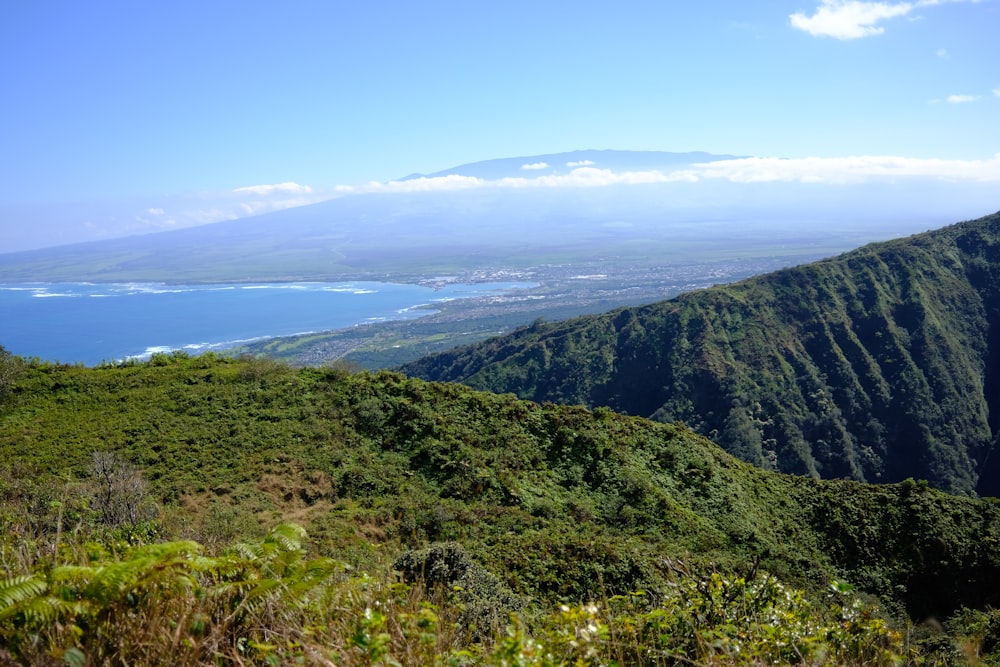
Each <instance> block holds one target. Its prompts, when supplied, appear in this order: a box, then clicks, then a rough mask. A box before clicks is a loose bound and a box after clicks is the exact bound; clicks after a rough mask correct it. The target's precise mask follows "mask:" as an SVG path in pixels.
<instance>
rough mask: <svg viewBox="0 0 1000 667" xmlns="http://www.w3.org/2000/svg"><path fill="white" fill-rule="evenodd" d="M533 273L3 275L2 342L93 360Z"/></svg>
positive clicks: (280, 327) (416, 306)
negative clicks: (111, 280) (448, 276)
mask: <svg viewBox="0 0 1000 667" xmlns="http://www.w3.org/2000/svg"><path fill="white" fill-rule="evenodd" d="M533 286H534V284H532V283H520V282H497V283H475V284H461V283H445V284H444V285H443V286H440V287H436V288H432V287H426V286H422V285H410V284H398V283H379V282H366V281H359V282H341V283H313V282H299V283H247V284H218V285H167V284H159V283H116V284H93V283H31V284H2V285H0V345H2V346H3V347H5V348H6V349H7V350H8V351H9V352H11V353H13V354H17V355H20V356H23V357H38V358H40V359H43V360H48V361H59V362H63V363H83V364H86V365H95V364H99V363H102V362H106V361H117V360H123V359H128V358H144V357H148V356H149V355H150V354H152V353H154V352H160V351H169V350H185V351H188V352H191V353H193V354H194V353H199V352H204V351H208V350H223V349H226V348H228V347H233V346H235V345H239V344H240V343H244V342H248V341H253V340H260V339H264V338H271V337H275V336H290V335H295V334H303V333H311V332H318V331H330V330H333V329H343V328H346V327H351V326H355V325H360V324H365V323H369V322H379V321H387V320H401V319H412V318H416V317H420V316H422V315H426V314H429V313H432V312H434V309H433V305H434V304H435V303H441V302H444V301H450V300H452V299H462V298H469V297H479V296H488V295H497V294H503V293H507V292H510V291H512V290H517V289H523V288H528V287H533Z"/></svg>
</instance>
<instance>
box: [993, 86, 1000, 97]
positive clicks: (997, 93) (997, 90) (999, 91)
mask: <svg viewBox="0 0 1000 667" xmlns="http://www.w3.org/2000/svg"><path fill="white" fill-rule="evenodd" d="M993 95H994V96H996V97H1000V88H994V89H993Z"/></svg>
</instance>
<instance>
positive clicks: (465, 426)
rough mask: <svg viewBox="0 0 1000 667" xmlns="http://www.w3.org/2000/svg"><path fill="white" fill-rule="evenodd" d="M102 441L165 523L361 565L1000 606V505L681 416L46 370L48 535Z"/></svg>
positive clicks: (24, 459)
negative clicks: (777, 450) (828, 467)
mask: <svg viewBox="0 0 1000 667" xmlns="http://www.w3.org/2000/svg"><path fill="white" fill-rule="evenodd" d="M95 451H97V452H112V453H114V454H115V455H116V456H118V457H120V458H121V459H123V460H126V461H129V462H132V463H133V464H134V465H135V466H136V467H137V468H138V469H140V470H141V471H142V473H143V474H144V476H145V478H146V479H147V480H148V484H149V491H150V494H151V498H152V499H153V500H155V501H156V503H157V504H158V505H159V506H160V507H161V508H162V516H161V518H160V519H159V522H160V528H159V530H162V531H165V532H164V534H169V535H170V536H173V537H188V538H195V539H198V540H200V541H202V542H207V543H211V542H213V541H217V542H221V541H224V540H227V539H232V538H234V537H246V536H247V535H248V534H249V535H250V536H252V535H253V534H258V535H262V534H263V530H264V528H265V527H266V526H269V525H273V524H276V523H279V522H281V521H289V520H293V521H296V522H298V523H301V524H303V525H305V526H306V527H307V528H308V529H309V532H310V534H311V535H312V536H313V541H314V543H315V544H316V546H317V547H318V548H319V549H321V550H322V551H324V552H327V553H334V552H335V553H337V554H339V555H340V556H341V557H346V558H348V559H349V560H351V561H353V562H355V563H356V564H359V565H364V564H372V563H377V562H380V559H383V558H390V557H391V558H394V557H395V556H396V555H398V553H400V552H402V551H405V550H406V549H411V548H418V547H423V546H426V545H427V544H430V543H432V542H436V541H441V540H459V541H461V542H462V544H463V545H465V546H466V548H468V549H469V550H470V552H471V553H473V554H474V555H475V557H476V558H477V559H479V560H481V562H483V563H484V564H485V565H486V566H487V567H488V568H489V569H490V570H491V571H493V572H495V573H496V574H498V575H500V576H502V577H504V578H505V579H506V581H507V582H508V583H509V584H510V585H511V586H512V587H513V588H514V589H515V590H516V591H517V592H518V593H522V594H525V595H529V596H531V597H532V598H539V599H547V600H553V601H554V600H561V599H567V600H585V599H587V598H589V597H593V596H603V595H608V594H612V595H613V594H618V593H627V592H629V591H630V590H634V589H635V588H636V587H645V586H653V587H655V586H656V585H658V584H660V583H662V580H663V579H662V577H663V574H664V569H663V568H664V567H665V565H664V564H663V563H664V559H665V558H666V557H678V558H683V559H685V560H692V562H698V563H703V564H707V563H715V564H716V565H719V566H725V567H726V568H737V567H742V566H745V565H746V564H747V563H752V562H756V563H758V564H759V565H760V566H761V567H763V568H765V569H767V570H768V571H770V572H772V573H774V574H777V575H779V576H780V577H781V578H782V579H784V580H786V581H789V582H792V583H795V584H798V585H801V586H805V587H807V588H817V587H819V588H822V587H824V586H825V585H826V583H827V582H828V580H829V579H830V578H832V577H836V576H841V577H846V578H848V579H849V580H852V581H854V582H855V583H857V584H859V585H861V586H863V587H864V588H865V589H867V590H870V591H872V592H875V593H877V594H880V595H883V596H888V597H889V598H897V597H898V600H899V601H901V602H903V603H905V604H906V606H907V607H908V608H909V609H910V610H911V611H912V612H913V613H915V614H923V613H946V612H948V611H950V610H951V609H953V608H954V607H956V606H957V605H959V604H976V605H979V604H985V603H990V604H996V603H1000V587H998V586H994V585H986V584H987V583H992V582H994V580H995V578H996V577H997V575H998V573H1000V570H997V566H998V565H1000V553H998V552H997V550H996V548H995V540H994V536H997V537H1000V506H997V505H995V504H993V503H991V502H983V501H974V500H970V499H963V498H958V497H950V496H947V495H943V494H941V493H938V492H934V491H931V490H929V489H927V488H926V487H925V486H922V485H920V484H916V483H910V482H908V483H906V484H902V485H898V486H866V485H863V484H857V483H850V482H819V481H815V480H811V479H808V478H802V477H796V476H787V475H778V474H775V473H770V472H766V471H764V470H761V469H758V468H755V467H752V466H750V465H747V464H745V463H742V462H739V461H737V460H736V459H734V458H732V457H730V456H729V455H727V454H725V453H724V452H723V451H722V450H721V449H719V448H718V447H717V446H715V445H713V444H712V443H710V442H708V441H707V440H706V439H704V438H703V437H701V436H698V435H696V434H694V433H693V432H692V431H690V430H688V429H686V428H683V427H681V426H675V425H667V424H658V423H654V422H650V421H647V420H643V419H638V418H632V417H625V416H621V415H618V414H615V413H613V412H611V411H609V410H603V409H602V410H597V411H596V412H593V413H592V412H590V411H587V410H585V409H582V408H574V407H566V406H557V405H554V404H547V405H544V406H540V405H536V404H534V403H528V402H524V401H521V400H518V399H516V398H514V397H513V396H510V395H506V396H501V395H492V394H486V393H481V392H476V391H472V390H469V389H467V388H464V387H461V386H458V385H444V384H428V383H425V382H423V381H420V380H415V379H407V378H405V377H404V376H401V375H398V374H393V373H387V372H382V373H378V374H375V375H370V374H365V373H362V374H348V373H345V372H343V371H338V370H331V369H304V370H292V369H289V368H287V367H284V366H280V365H275V364H271V363H269V362H261V361H228V360H224V359H216V358H214V357H198V358H192V359H187V358H184V357H183V356H182V355H181V356H172V357H164V356H158V357H155V358H154V360H153V361H152V362H151V363H150V364H145V365H144V364H138V365H127V366H123V367H102V368H94V369H87V368H82V367H67V366H56V365H48V364H35V365H30V366H29V367H28V368H27V369H26V370H24V371H23V375H22V376H21V378H20V379H19V380H18V381H17V383H16V384H15V385H14V386H13V389H12V391H11V392H9V393H8V395H7V397H6V398H5V399H4V403H3V406H2V412H0V456H2V459H3V460H4V461H6V462H8V463H7V464H5V465H6V466H7V473H6V475H5V477H4V478H5V480H6V483H5V484H6V485H5V487H4V492H5V494H6V497H7V498H8V499H11V498H15V497H22V496H23V497H29V496H31V497H34V496H32V493H34V494H35V495H36V496H38V498H40V500H39V501H38V502H39V504H38V511H39V516H38V517H37V518H36V519H33V520H37V522H39V526H42V527H44V526H43V524H44V522H45V521H46V520H52V518H53V517H52V516H49V514H51V510H49V509H47V508H46V505H45V502H44V500H45V498H44V497H43V496H44V493H55V494H56V495H57V496H58V495H59V494H63V493H70V495H72V489H74V488H77V487H78V486H79V485H80V484H83V483H84V480H85V479H86V478H87V476H88V470H89V469H90V468H91V466H92V458H93V453H94V452H95ZM46 489H48V490H47V491H46ZM43 492H44V493H43ZM18 494H20V495H18ZM39 494H40V495H39ZM60 507H63V508H64V511H68V510H67V509H66V508H67V507H68V506H67V505H65V504H62V505H60ZM73 511H76V512H78V513H79V516H76V515H73V516H70V515H69V514H66V515H65V516H64V521H70V522H71V521H72V520H74V518H73V517H74V516H76V518H77V519H81V520H82V518H83V517H84V516H85V515H86V512H85V511H84V510H83V509H81V508H77V509H75V510H73ZM46 516H48V519H46ZM13 519H14V517H10V516H7V517H6V520H8V521H12V520H13Z"/></svg>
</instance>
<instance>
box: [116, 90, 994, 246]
mask: <svg viewBox="0 0 1000 667" xmlns="http://www.w3.org/2000/svg"><path fill="white" fill-rule="evenodd" d="M994 92H995V93H996V94H998V96H1000V88H998V89H997V91H994ZM581 162H587V161H586V160H584V161H581ZM906 178H926V179H937V180H945V181H968V182H979V183H1000V153H998V154H996V155H994V156H993V157H992V158H990V159H986V160H938V159H916V158H906V157H898V156H869V155H861V156H849V157H842V158H815V157H814V158H800V159H799V158H796V159H786V158H769V157H764V158H739V159H733V160H719V161H716V162H704V163H697V164H691V165H688V166H686V167H685V168H683V169H676V170H673V171H659V170H646V171H620V172H619V171H613V170H611V169H600V168H597V167H593V166H589V165H587V166H579V167H576V168H573V169H572V170H571V171H570V172H569V173H566V174H552V173H547V174H540V175H532V176H528V175H525V176H515V177H507V178H501V179H497V180H487V179H483V178H477V177H474V176H462V175H458V174H453V175H450V176H438V177H421V178H414V179H410V180H405V181H389V182H377V181H373V182H371V183H367V184H364V185H356V186H355V185H338V186H336V187H334V188H330V189H321V190H318V191H314V190H313V189H312V188H307V187H306V186H296V185H295V184H291V185H293V186H294V187H275V186H254V187H248V188H239V189H237V190H233V191H230V192H227V193H216V194H213V195H203V196H201V197H199V198H198V199H197V200H195V201H192V200H190V199H187V200H181V201H176V200H175V201H171V202H170V203H168V204H165V205H163V206H157V207H151V208H146V209H145V210H144V211H143V213H142V214H141V215H137V216H135V217H134V218H133V225H132V227H131V228H130V231H131V232H135V231H157V230H164V229H179V228H182V227H192V226H195V225H203V224H207V223H211V222H222V221H226V220H236V219H239V218H245V217H249V216H256V215H261V214H264V213H270V212H272V211H278V210H282V209H287V208H294V207H297V206H305V205H308V204H314V203H317V202H320V201H323V200H327V199H334V198H338V197H346V196H351V195H356V194H403V193H417V192H448V191H457V190H471V189H495V190H502V189H526V188H595V187H608V186H627V185H642V184H667V183H692V184H694V183H698V182H700V181H712V180H724V181H730V182H734V183H767V182H795V183H817V184H824V183H825V184H846V183H861V182H870V181H878V180H883V181H884V180H887V179H888V180H893V181H897V180H900V179H906ZM286 185H288V184H281V186H286ZM278 194H283V195H285V196H275V195H278Z"/></svg>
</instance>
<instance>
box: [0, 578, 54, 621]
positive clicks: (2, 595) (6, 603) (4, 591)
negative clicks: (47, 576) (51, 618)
mask: <svg viewBox="0 0 1000 667" xmlns="http://www.w3.org/2000/svg"><path fill="white" fill-rule="evenodd" d="M47 590H48V584H46V582H45V580H44V579H42V578H41V577H39V576H37V575H33V574H26V575H21V576H18V577H12V578H10V579H7V580H6V581H4V582H3V583H2V584H0V620H4V619H6V618H9V617H10V616H13V615H14V614H16V613H18V612H19V611H21V610H22V609H23V607H22V603H23V602H24V601H25V600H29V599H31V598H35V597H38V596H40V595H42V594H44V593H45V592H46V591H47Z"/></svg>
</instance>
